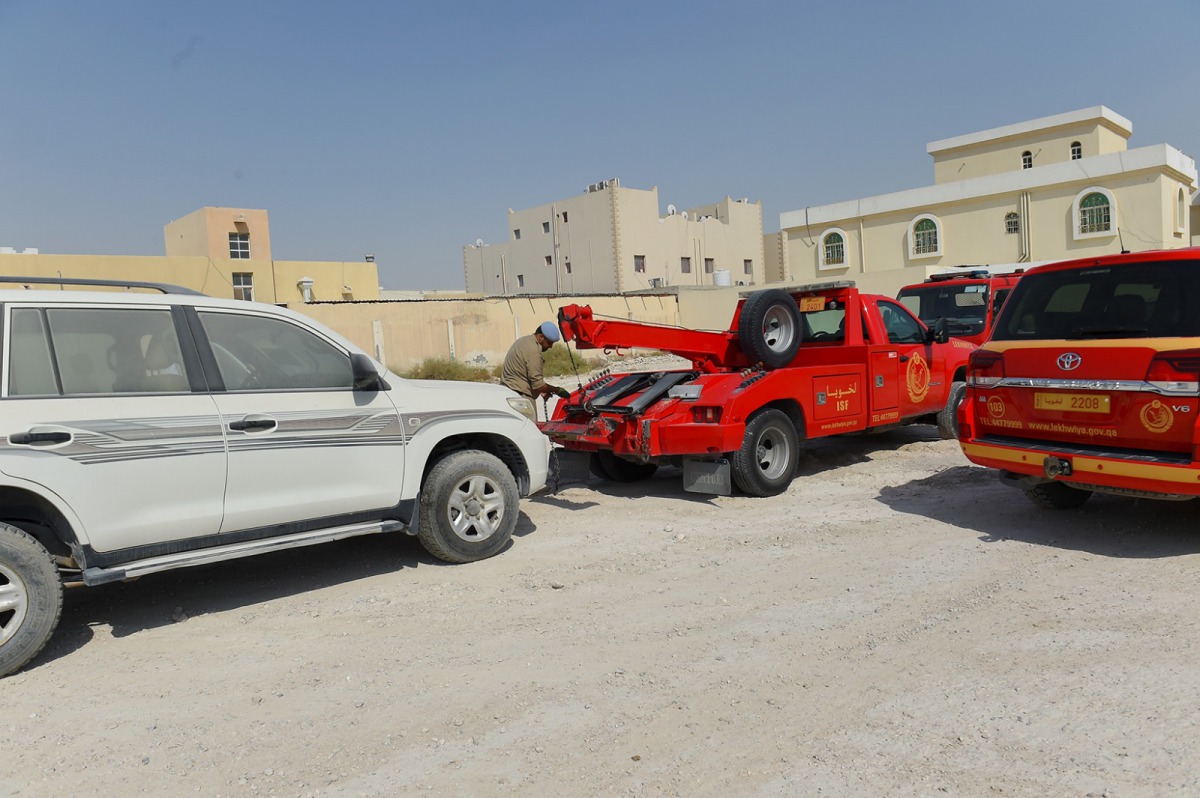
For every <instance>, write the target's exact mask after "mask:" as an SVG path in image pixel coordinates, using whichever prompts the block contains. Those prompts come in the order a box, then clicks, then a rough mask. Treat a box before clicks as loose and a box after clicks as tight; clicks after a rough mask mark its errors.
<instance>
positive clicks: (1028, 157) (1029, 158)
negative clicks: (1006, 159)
mask: <svg viewBox="0 0 1200 798" xmlns="http://www.w3.org/2000/svg"><path fill="white" fill-rule="evenodd" d="M1021 168H1022V169H1032V168H1033V153H1032V152H1030V151H1029V150H1025V152H1023V153H1021Z"/></svg>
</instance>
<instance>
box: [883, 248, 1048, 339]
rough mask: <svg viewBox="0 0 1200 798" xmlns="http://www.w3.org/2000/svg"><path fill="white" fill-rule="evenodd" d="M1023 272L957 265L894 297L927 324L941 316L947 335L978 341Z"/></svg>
mask: <svg viewBox="0 0 1200 798" xmlns="http://www.w3.org/2000/svg"><path fill="white" fill-rule="evenodd" d="M1024 272H1025V267H1014V266H1007V267H994V266H992V267H989V266H978V267H965V266H964V267H958V268H957V269H954V270H952V271H946V272H940V273H938V274H934V275H932V276H930V277H928V278H926V280H925V282H923V283H916V284H914V285H906V286H904V287H903V288H901V289H900V293H898V294H896V299H898V300H900V303H901V304H902V305H904V306H905V307H907V308H908V309H909V310H911V311H912V312H913V314H914V315H916V316H917V317H918V318H919V319H921V321H923V322H925V324H926V325H927V326H929V327H932V326H933V325H934V324H935V323H936V322H937V320H938V319H945V320H946V324H947V332H949V333H950V335H952V336H953V337H955V338H962V339H963V340H965V341H970V342H971V343H973V344H981V343H983V342H984V341H985V340H987V336H988V331H989V330H990V329H991V328H992V323H993V322H994V321H995V320H996V317H997V316H998V315H999V313H1000V308H1001V306H1003V305H1004V300H1005V299H1006V298H1007V297H1008V293H1009V292H1010V291H1011V290H1012V287H1013V286H1014V285H1016V284H1017V280H1019V279H1020V278H1021V275H1022V274H1023V273H1024Z"/></svg>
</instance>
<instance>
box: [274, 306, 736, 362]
mask: <svg viewBox="0 0 1200 798" xmlns="http://www.w3.org/2000/svg"><path fill="white" fill-rule="evenodd" d="M733 296H734V297H735V298H734V299H733V302H734V303H736V294H734V295H733ZM568 304H576V305H590V306H591V308H592V312H593V313H594V314H595V315H597V316H607V317H610V318H614V319H622V320H633V321H645V322H651V323H655V324H668V325H678V324H680V310H679V307H680V298H679V297H677V296H676V295H675V294H674V293H664V294H653V295H649V294H640V295H625V296H614V295H606V296H571V297H555V296H536V297H533V296H521V297H487V298H472V299H425V300H413V301H396V302H328V303H326V302H322V303H313V304H309V305H305V304H299V303H297V304H290V305H289V307H291V308H292V309H293V310H296V311H299V312H301V313H304V314H305V315H307V316H311V317H312V318H314V319H316V320H317V321H319V322H321V323H322V324H324V325H326V326H328V327H331V328H332V329H334V330H337V331H338V332H339V333H341V334H342V335H344V336H346V337H347V338H349V339H350V340H351V341H353V342H354V343H356V344H358V345H359V346H361V347H362V348H363V349H365V350H366V351H368V352H371V353H373V354H375V356H376V357H377V358H379V359H380V360H382V361H383V362H384V363H386V364H387V366H388V368H390V369H392V370H394V371H404V370H407V369H408V368H410V367H411V366H414V365H416V364H418V363H420V362H421V361H422V360H425V359H426V358H446V359H453V360H457V361H459V362H462V363H469V364H472V365H481V366H483V365H487V366H497V365H499V364H500V363H501V362H503V360H504V354H505V353H506V352H507V351H508V348H509V346H511V345H512V342H513V341H515V340H516V339H517V338H518V337H519V336H521V335H528V334H529V333H531V332H533V331H534V330H535V329H536V328H537V326H538V325H539V324H541V323H542V322H543V321H555V320H557V318H558V309H559V307H561V306H563V305H568ZM731 307H732V305H731ZM720 315H723V316H724V320H723V321H722V322H721V325H719V326H721V327H722V329H724V327H727V326H728V321H729V318H730V317H731V315H732V311H730V313H725V314H720Z"/></svg>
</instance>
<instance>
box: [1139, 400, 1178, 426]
mask: <svg viewBox="0 0 1200 798" xmlns="http://www.w3.org/2000/svg"><path fill="white" fill-rule="evenodd" d="M1140 416H1141V419H1142V426H1143V427H1145V428H1146V429H1148V430H1149V431H1151V432H1166V431H1167V430H1169V429H1170V428H1171V425H1172V424H1174V423H1175V411H1174V410H1172V409H1171V408H1169V407H1167V406H1166V405H1164V404H1163V403H1162V402H1161V401H1159V400H1158V399H1155V400H1154V401H1153V402H1151V403H1150V404H1148V405H1144V406H1143V407H1142V412H1141V414H1140Z"/></svg>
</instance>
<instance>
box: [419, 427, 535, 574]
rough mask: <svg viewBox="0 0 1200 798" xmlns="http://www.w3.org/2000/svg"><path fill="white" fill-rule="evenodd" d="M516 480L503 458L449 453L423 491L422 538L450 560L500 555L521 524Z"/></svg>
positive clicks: (432, 551)
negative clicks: (514, 530)
mask: <svg viewBox="0 0 1200 798" xmlns="http://www.w3.org/2000/svg"><path fill="white" fill-rule="evenodd" d="M519 501H520V496H519V494H518V492H517V480H516V478H515V477H514V476H513V474H512V472H511V471H509V470H508V467H507V466H505V465H504V463H502V462H500V459H499V458H498V457H496V456H495V455H493V454H490V453H488V452H481V451H473V450H470V449H465V450H462V451H458V452H453V453H451V454H448V455H446V456H445V457H443V458H442V459H441V460H439V461H438V462H437V464H436V465H435V466H434V467H433V469H432V470H431V471H430V472H429V476H427V477H426V478H425V484H424V485H423V486H422V488H421V511H420V518H419V520H418V521H417V539H418V540H420V541H421V545H422V546H424V547H425V550H426V551H428V552H429V553H430V554H432V555H433V556H434V557H437V558H438V559H439V560H445V561H446V562H455V563H461V562H474V561H475V560H482V559H485V558H487V557H491V556H492V555H493V554H498V553H499V552H500V550H501V549H503V548H504V547H505V546H507V545H508V541H509V540H510V539H511V538H512V533H513V529H514V528H515V527H516V525H517V513H518V512H519V510H518V502H519Z"/></svg>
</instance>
